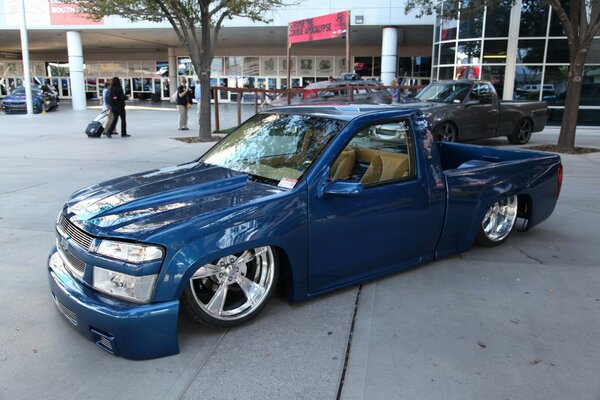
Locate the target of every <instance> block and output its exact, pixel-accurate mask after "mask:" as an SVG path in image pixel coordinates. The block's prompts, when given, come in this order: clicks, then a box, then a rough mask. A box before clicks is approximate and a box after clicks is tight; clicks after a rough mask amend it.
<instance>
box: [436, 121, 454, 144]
mask: <svg viewBox="0 0 600 400" xmlns="http://www.w3.org/2000/svg"><path fill="white" fill-rule="evenodd" d="M434 137H435V140H436V141H438V142H457V141H458V129H456V126H455V125H454V124H452V123H450V122H444V123H442V124H441V125H439V126H438V127H437V128H435V132H434Z"/></svg>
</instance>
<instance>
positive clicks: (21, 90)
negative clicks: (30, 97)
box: [11, 86, 42, 96]
mask: <svg viewBox="0 0 600 400" xmlns="http://www.w3.org/2000/svg"><path fill="white" fill-rule="evenodd" d="M31 93H33V94H41V93H42V91H41V90H40V88H39V87H33V86H32V87H31ZM11 94H14V95H17V96H25V87H24V86H19V87H18V88H16V89H15V90H13V91H12V93H11Z"/></svg>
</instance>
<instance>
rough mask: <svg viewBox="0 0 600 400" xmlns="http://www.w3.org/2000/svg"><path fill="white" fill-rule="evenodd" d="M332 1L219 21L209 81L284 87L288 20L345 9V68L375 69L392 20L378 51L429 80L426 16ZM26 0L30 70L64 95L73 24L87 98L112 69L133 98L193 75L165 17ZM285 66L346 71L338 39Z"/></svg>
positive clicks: (6, 9)
mask: <svg viewBox="0 0 600 400" xmlns="http://www.w3.org/2000/svg"><path fill="white" fill-rule="evenodd" d="M18 3H19V1H16V0H0V36H2V38H3V39H4V40H2V42H3V43H5V44H6V45H1V44H0V46H2V47H0V96H4V95H6V94H7V93H8V92H9V91H10V90H11V89H12V88H14V87H16V86H18V85H19V84H20V83H21V82H22V76H23V65H22V62H21V53H20V41H19V30H18V28H19V19H18V16H17V13H18ZM341 3H342V2H338V1H333V0H330V1H315V0H305V1H303V2H301V3H299V4H297V5H293V6H289V7H286V8H283V9H276V10H273V11H271V12H269V13H268V14H267V15H266V17H267V18H269V19H271V20H272V21H271V22H269V23H253V22H251V21H250V20H247V19H244V18H235V19H233V20H231V21H226V23H225V24H224V27H223V29H222V30H221V33H220V35H219V41H218V46H217V50H216V56H215V59H214V61H213V63H212V70H211V76H212V82H211V83H212V85H219V86H227V87H250V88H252V87H256V88H265V89H281V88H286V87H288V83H287V82H286V81H287V79H286V75H287V71H286V68H287V59H286V50H287V26H288V23H289V22H290V21H292V20H297V19H303V18H310V17H315V16H318V15H324V14H329V13H333V12H338V11H345V10H349V11H350V12H351V57H352V61H351V63H352V69H354V70H355V71H356V72H357V73H359V74H360V75H362V76H363V77H367V78H374V79H379V78H380V77H381V75H382V73H381V65H382V41H383V36H384V35H383V31H384V29H389V28H392V29H393V30H394V33H395V35H394V38H393V39H394V42H392V43H391V48H392V50H391V52H390V54H386V56H388V57H390V56H391V57H393V58H394V61H393V63H394V64H395V65H396V71H395V72H396V75H399V76H401V77H403V78H405V79H406V81H407V82H411V83H416V84H426V83H428V82H429V80H430V74H431V43H432V34H433V31H432V26H433V18H431V17H429V18H423V19H417V18H415V17H414V16H412V15H405V13H404V10H403V7H404V6H403V2H401V1H399V2H390V1H389V0H385V1H384V0H374V1H371V2H369V5H365V4H364V2H361V1H355V0H350V1H345V2H343V4H341ZM26 7H27V8H26V9H27V19H28V30H29V42H30V49H31V56H30V58H31V68H30V69H31V75H32V76H34V77H36V78H37V80H41V81H45V82H47V83H49V84H52V85H54V86H55V87H57V89H58V90H59V92H60V93H59V94H60V95H61V96H62V97H63V98H69V97H72V95H73V93H72V92H73V82H72V76H71V75H72V73H71V72H72V71H71V70H70V67H71V65H70V63H69V51H68V43H67V42H68V40H67V36H68V35H69V32H77V33H78V34H79V36H80V41H81V43H82V45H81V46H82V52H83V70H84V81H85V82H84V88H85V89H84V90H85V94H86V97H87V98H88V99H91V98H98V97H99V96H100V94H101V92H102V88H103V86H104V83H105V82H106V80H107V79H109V78H110V77H113V76H119V77H120V78H121V79H123V82H124V88H125V91H126V92H127V94H129V95H131V96H132V97H133V98H136V99H140V100H141V99H150V98H154V99H157V98H160V99H163V100H167V99H168V98H169V95H170V91H171V89H170V86H172V84H173V83H172V82H173V79H169V77H171V78H172V77H173V76H187V77H188V78H192V79H193V78H194V77H195V72H194V70H193V66H192V63H191V60H190V59H189V56H188V54H187V51H186V50H185V49H184V48H182V47H181V46H180V45H179V42H178V40H177V37H176V36H175V34H174V32H173V30H172V28H171V26H170V25H169V24H168V23H166V22H165V23H149V22H137V23H131V22H130V21H127V20H125V19H123V18H119V17H106V18H104V19H102V20H101V21H98V22H92V21H89V20H86V19H85V18H83V17H82V16H81V15H78V14H76V13H75V12H73V10H72V9H69V8H68V7H67V8H65V7H66V6H65V5H60V4H55V3H53V2H52V1H50V2H49V1H48V0H26ZM75 11H76V10H75ZM63 14H67V15H66V16H65V15H63ZM389 44H390V43H388V45H389ZM388 47H389V46H388ZM290 66H291V86H293V87H302V86H305V85H306V84H307V83H310V82H315V81H319V80H325V79H328V77H329V76H339V75H340V74H341V73H342V72H344V71H345V69H346V57H345V40H344V39H341V38H340V39H330V40H323V41H318V42H309V43H300V44H297V45H294V46H293V47H292V58H291V63H290ZM172 70H176V71H172ZM221 96H223V98H221V99H220V100H221V101H235V100H236V94H235V93H230V92H221Z"/></svg>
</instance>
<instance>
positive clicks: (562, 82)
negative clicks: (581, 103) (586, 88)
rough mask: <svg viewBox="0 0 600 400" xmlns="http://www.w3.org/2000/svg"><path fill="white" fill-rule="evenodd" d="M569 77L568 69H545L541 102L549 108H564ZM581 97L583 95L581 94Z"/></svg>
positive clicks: (549, 67)
mask: <svg viewBox="0 0 600 400" xmlns="http://www.w3.org/2000/svg"><path fill="white" fill-rule="evenodd" d="M568 76H569V67H568V66H566V65H565V66H563V67H555V66H548V67H546V74H545V75H544V88H543V89H544V90H543V93H542V100H544V101H546V102H547V103H548V105H549V106H564V105H565V97H566V94H567V78H568ZM582 97H583V94H582Z"/></svg>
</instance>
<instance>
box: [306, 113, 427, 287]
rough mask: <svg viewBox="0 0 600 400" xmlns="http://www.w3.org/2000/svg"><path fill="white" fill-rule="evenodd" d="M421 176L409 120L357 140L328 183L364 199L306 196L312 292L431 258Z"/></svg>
mask: <svg viewBox="0 0 600 400" xmlns="http://www.w3.org/2000/svg"><path fill="white" fill-rule="evenodd" d="M421 175H422V176H419V173H418V171H417V159H416V152H415V145H414V141H413V136H412V132H411V131H410V121H409V120H408V119H401V120H397V121H395V122H391V123H386V124H379V125H371V126H368V127H366V128H364V129H361V130H360V131H358V132H356V133H355V134H354V136H353V138H352V139H351V140H350V142H349V143H348V144H347V145H346V146H345V148H344V150H343V151H341V152H340V154H339V155H338V156H337V158H336V159H335V161H333V163H332V164H331V166H330V176H329V179H328V182H327V183H330V184H331V183H341V184H342V185H344V184H349V185H352V187H354V188H359V190H360V193H358V194H357V193H354V194H344V193H342V191H339V192H337V193H334V194H332V193H325V194H321V195H319V194H318V192H319V191H318V188H317V186H318V184H314V185H311V189H310V190H309V292H317V291H320V290H325V289H328V288H332V287H335V286H338V285H342V284H344V283H348V282H352V281H355V280H357V279H362V278H365V277H368V276H370V275H375V274H377V273H380V272H384V271H386V270H389V269H395V268H399V267H402V266H409V265H414V264H416V263H418V262H420V260H421V258H422V256H423V255H424V254H427V252H432V251H433V248H432V247H434V246H435V243H433V244H432V243H431V242H432V241H431V240H430V239H431V238H430V237H428V222H427V221H428V216H429V192H428V184H427V180H426V178H424V177H423V175H425V174H423V173H421ZM327 187H329V188H331V185H330V186H325V190H327Z"/></svg>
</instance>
